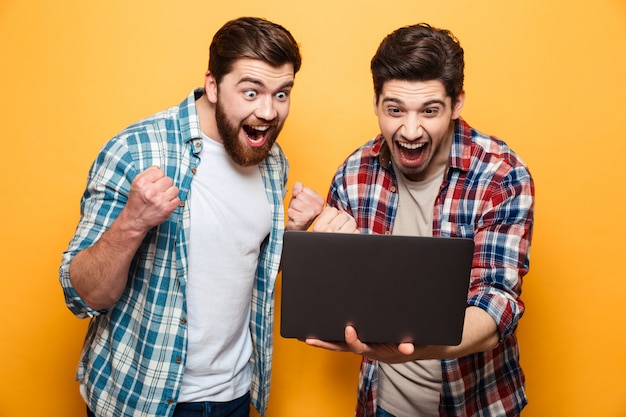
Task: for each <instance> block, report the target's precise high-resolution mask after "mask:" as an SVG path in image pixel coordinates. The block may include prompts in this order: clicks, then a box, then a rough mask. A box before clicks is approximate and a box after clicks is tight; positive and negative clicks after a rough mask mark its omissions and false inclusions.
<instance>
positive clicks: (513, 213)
mask: <svg viewBox="0 0 626 417" xmlns="http://www.w3.org/2000/svg"><path fill="white" fill-rule="evenodd" d="M328 203H329V204H330V205H332V206H335V207H339V208H341V209H343V210H345V211H346V212H348V213H350V214H351V215H352V216H353V217H354V218H355V219H356V221H357V225H358V227H359V229H360V230H361V232H362V233H375V234H391V230H392V228H393V221H394V218H395V215H396V210H397V207H398V192H397V182H396V179H395V174H394V172H393V168H392V164H391V162H390V157H389V149H388V148H387V145H386V144H385V141H384V139H383V138H382V136H378V137H376V138H374V139H372V140H371V141H369V142H368V143H366V144H365V145H363V146H362V147H361V148H359V149H357V150H356V151H355V152H354V153H353V154H352V155H350V156H349V157H348V159H347V160H346V161H345V162H344V164H342V165H341V166H340V167H339V169H338V170H337V172H336V174H335V177H334V180H333V182H332V185H331V188H330V191H329V195H328ZM433 209H434V215H433V235H435V236H443V237H469V238H472V239H474V243H475V252H474V260H473V265H472V273H471V278H470V279H471V282H470V289H469V294H468V299H467V304H468V306H476V307H480V308H482V309H483V310H485V311H486V312H487V313H489V314H490V315H491V317H492V318H493V319H494V320H495V322H496V323H497V326H498V331H499V334H500V343H499V344H498V346H497V347H496V348H495V349H493V350H491V351H488V352H482V353H477V354H472V355H469V356H466V357H462V358H458V359H452V360H442V361H441V368H442V377H443V384H442V391H441V401H440V406H439V414H440V415H441V416H485V417H493V416H514V415H518V414H519V413H520V412H521V410H522V408H524V406H525V405H526V403H527V399H526V394H525V389H524V386H525V380H524V373H523V372H522V369H521V367H520V364H519V351H518V343H517V338H516V334H515V330H516V328H517V324H518V321H519V319H520V318H521V316H522V314H523V312H524V303H523V302H522V300H521V299H520V293H521V287H522V277H523V276H524V275H525V274H526V272H527V271H528V266H529V249H530V241H531V235H532V225H533V210H534V185H533V180H532V177H531V175H530V173H529V171H528V169H527V168H526V166H525V165H524V163H523V162H522V161H521V160H520V159H519V158H518V157H517V155H515V153H514V152H513V151H512V150H511V149H510V148H509V147H508V146H507V145H506V144H505V143H504V142H502V141H500V140H498V139H497V138H495V137H492V136H487V135H484V134H482V133H480V132H478V131H476V130H474V129H472V128H471V127H470V126H469V125H468V124H467V123H466V122H465V121H464V120H462V119H459V120H458V121H457V122H456V130H455V136H454V141H453V144H452V149H451V154H450V160H449V169H448V172H447V176H446V179H445V180H444V182H443V184H442V185H441V189H440V191H439V195H438V196H437V199H436V201H435V206H434V208H433ZM372 256H375V254H372ZM382 261H386V260H382ZM377 371H378V369H377V363H376V362H374V361H371V360H369V359H367V358H363V362H362V366H361V378H360V382H359V398H358V404H357V410H356V415H357V416H358V417H373V416H374V413H375V410H376V395H377V385H378V383H377V382H378V375H377Z"/></svg>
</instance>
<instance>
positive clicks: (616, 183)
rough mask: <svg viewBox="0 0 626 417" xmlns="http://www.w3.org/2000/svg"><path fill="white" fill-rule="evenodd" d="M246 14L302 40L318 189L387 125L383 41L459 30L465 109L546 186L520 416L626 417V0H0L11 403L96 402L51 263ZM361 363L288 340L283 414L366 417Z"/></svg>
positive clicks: (308, 165)
mask: <svg viewBox="0 0 626 417" xmlns="http://www.w3.org/2000/svg"><path fill="white" fill-rule="evenodd" d="M242 15H255V16H262V17H266V18H269V19H270V20H274V21H276V22H278V23H281V24H283V25H284V26H285V27H287V28H288V29H289V30H290V31H291V32H292V33H293V35H294V36H295V37H296V39H297V40H298V42H299V43H300V44H301V47H302V54H303V58H304V61H303V68H302V70H301V72H300V73H299V74H298V75H297V77H296V87H295V90H294V92H293V97H292V112H291V116H290V118H289V120H288V121H287V125H286V128H285V130H284V133H283V134H282V136H281V138H280V139H279V140H280V143H281V144H282V145H283V148H284V150H285V151H286V153H287V155H288V156H289V158H290V162H291V164H292V175H291V177H290V185H291V184H293V182H294V181H296V180H301V181H303V182H304V183H305V184H307V185H309V186H312V187H314V188H316V189H317V190H318V191H319V192H320V193H322V194H325V193H326V189H327V187H328V184H329V181H330V179H331V176H332V174H333V172H334V170H335V168H336V166H337V165H338V164H339V163H340V162H341V161H342V159H343V158H344V157H345V156H346V155H347V154H348V152H349V151H351V150H353V149H354V148H356V147H357V146H358V145H360V144H361V143H363V142H364V141H365V140H367V139H369V138H370V137H372V136H374V135H375V134H376V133H377V131H378V130H377V122H376V119H375V117H374V115H373V112H372V86H371V79H370V74H369V60H370V58H371V56H372V55H373V53H374V51H375V49H376V47H377V46H378V43H379V42H380V40H381V39H382V38H383V36H384V35H386V34H387V33H389V32H390V31H392V30H394V29H396V28H397V27H399V26H403V25H407V24H412V23H417V22H419V21H426V22H429V23H431V24H433V25H435V26H441V27H445V28H449V29H451V30H452V31H453V32H454V33H455V34H456V35H457V36H458V37H459V38H460V40H461V43H462V45H463V47H464V49H465V51H466V92H467V100H466V105H465V108H464V110H463V113H462V114H463V116H464V117H465V118H466V119H467V120H468V121H469V122H470V123H471V124H472V125H474V126H475V127H477V128H479V129H480V130H483V131H484V132H486V133H490V134H494V135H497V136H499V137H501V138H503V139H504V140H506V141H507V142H508V143H509V144H510V145H511V146H512V147H513V149H515V150H516V151H517V152H518V153H519V154H520V155H521V156H522V158H523V159H524V160H525V161H526V162H527V164H528V165H529V166H530V169H531V171H532V173H533V175H534V178H535V181H536V187H537V203H536V223H535V236H534V241H533V247H532V256H531V273H530V274H529V275H528V276H527V278H526V280H525V283H524V293H523V297H524V299H525V301H526V303H527V313H526V315H525V317H524V318H523V319H522V321H521V324H520V329H519V336H520V343H521V355H522V365H523V366H524V369H525V371H526V375H527V383H528V395H529V398H530V405H529V406H528V408H527V409H526V411H525V412H524V415H525V416H526V417H538V416H551V417H554V416H564V417H572V416H574V417H576V416H581V417H582V416H584V417H587V416H594V417H595V416H603V417H622V416H626V348H625V347H624V346H626V280H625V279H624V278H626V273H625V272H624V261H625V260H626V250H625V244H624V239H625V238H626V226H625V222H626V219H625V217H626V216H625V214H626V209H625V206H626V186H625V183H624V177H623V175H624V167H625V164H624V159H625V158H624V156H625V154H626V145H625V142H626V140H625V136H626V134H625V132H626V124H625V121H626V116H625V115H624V110H625V105H624V100H625V97H626V83H625V78H626V3H625V2H624V0H597V1H582V0H525V1H496V0H486V1H476V0H473V1H470V0H458V1H452V0H440V1H423V0H396V1H392V2H381V1H372V0H353V1H344V0H318V1H314V2H313V1H311V2H307V1H303V2H295V1H285V0H269V1H264V2H257V1H250V0H240V1H230V2H224V3H222V2H209V1H200V0H195V1H191V0H190V1H186V0H181V1H165V0H150V1H148V0H133V1H128V0H111V1H85V0H80V1H79V0H67V1H56V2H55V1H44V0H32V1H21V0H20V1H18V0H2V1H0V56H1V60H2V61H1V64H0V105H1V116H0V117H1V126H0V129H1V130H0V135H1V142H0V178H1V181H2V188H1V190H0V192H1V193H2V200H1V201H2V204H0V230H1V233H2V240H1V243H0V245H1V250H0V261H1V265H2V292H1V294H2V295H1V296H0V297H1V299H2V301H1V303H0V376H1V378H0V416H1V417H22V416H36V415H47V416H50V417H67V416H82V415H84V405H83V404H82V401H81V399H80V397H79V395H78V386H77V384H76V383H75V382H74V381H73V375H74V370H75V365H76V363H77V360H78V355H79V351H80V348H81V344H82V340H83V336H84V332H85V328H86V324H87V322H86V321H80V320H78V319H76V318H74V317H73V316H72V315H71V314H70V313H69V311H68V310H67V309H66V308H65V305H64V302H63V297H62V293H61V289H60V286H59V284H58V278H57V268H58V265H59V262H60V256H61V252H62V251H63V250H64V249H65V247H66V245H67V243H68V241H69V239H70V237H71V235H72V233H73V231H74V227H75V225H76V222H77V219H78V209H79V207H78V203H79V198H80V195H81V193H82V191H83V187H84V185H85V178H86V174H87V170H88V167H89V165H90V164H91V162H92V160H93V158H94V157H95V155H96V153H97V151H98V150H99V148H100V147H101V146H102V144H103V143H104V142H105V141H106V140H107V139H108V138H109V137H111V136H112V135H113V134H115V133H116V132H118V131H119V130H121V129H122V128H123V127H125V126H126V125H128V124H129V123H131V122H133V121H135V120H137V119H139V118H141V117H143V116H146V115H149V114H151V113H154V112H156V111H158V110H161V109H164V108H167V107H169V106H171V105H174V104H177V103H179V102H180V101H182V99H183V98H184V97H185V96H186V95H187V94H188V93H189V92H190V91H191V89H193V88H194V87H196V86H199V85H201V83H202V80H203V73H204V71H205V68H206V62H207V57H208V46H209V43H210V40H211V37H212V35H213V33H214V32H215V31H216V30H217V29H218V27H219V26H221V25H222V24H223V23H224V22H225V21H226V20H228V19H231V18H234V17H239V16H242ZM384 261H386V260H381V262H384ZM278 290H280V287H279V288H278ZM278 294H280V292H279V293H278ZM320 308H324V306H320ZM357 367H358V358H357V357H355V356H353V355H349V354H336V353H331V352H324V351H319V350H315V349H313V348H309V347H306V346H304V345H302V344H300V343H299V342H296V341H293V340H284V339H281V338H280V337H279V336H278V334H277V338H276V347H275V364H274V378H273V387H272V395H271V397H270V408H269V416H270V417H274V416H275V417H293V416H316V417H317V416H325V417H333V416H349V415H352V408H353V404H354V400H355V392H356V380H357Z"/></svg>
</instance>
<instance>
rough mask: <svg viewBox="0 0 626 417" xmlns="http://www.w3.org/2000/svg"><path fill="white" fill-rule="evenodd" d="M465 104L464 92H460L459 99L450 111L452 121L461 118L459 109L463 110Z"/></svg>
mask: <svg viewBox="0 0 626 417" xmlns="http://www.w3.org/2000/svg"><path fill="white" fill-rule="evenodd" d="M464 103H465V90H463V91H461V94H459V97H458V98H457V99H456V103H454V108H453V109H452V120H456V119H458V118H459V117H461V109H462V108H463V104H464Z"/></svg>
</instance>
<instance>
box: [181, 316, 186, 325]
mask: <svg viewBox="0 0 626 417" xmlns="http://www.w3.org/2000/svg"><path fill="white" fill-rule="evenodd" d="M180 324H182V325H183V326H184V325H185V324H187V319H186V318H184V317H183V318H182V319H180Z"/></svg>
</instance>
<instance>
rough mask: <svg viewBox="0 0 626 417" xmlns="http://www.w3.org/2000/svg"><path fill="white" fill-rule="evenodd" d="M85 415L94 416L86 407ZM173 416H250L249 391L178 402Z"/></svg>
mask: <svg viewBox="0 0 626 417" xmlns="http://www.w3.org/2000/svg"><path fill="white" fill-rule="evenodd" d="M87 417H95V416H94V414H93V413H92V412H91V410H89V408H87ZM173 417H250V393H247V394H246V395H244V396H243V397H240V398H237V399H236V400H232V401H227V402H223V403H222V402H211V401H205V402H201V403H178V404H176V408H175V409H174V414H173Z"/></svg>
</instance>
